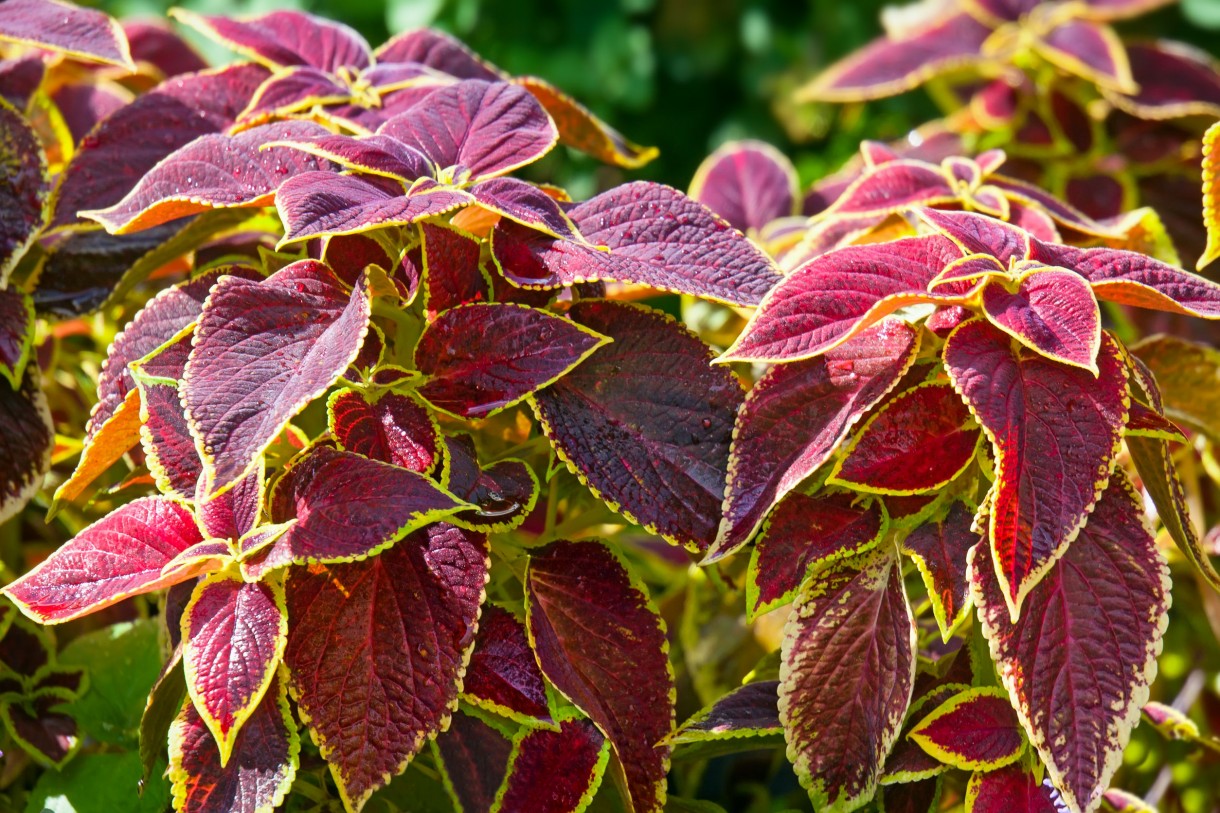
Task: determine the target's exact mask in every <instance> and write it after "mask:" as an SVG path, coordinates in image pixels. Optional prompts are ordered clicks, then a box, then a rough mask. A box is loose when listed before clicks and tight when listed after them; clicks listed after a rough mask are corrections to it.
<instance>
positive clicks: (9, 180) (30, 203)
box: [0, 0, 58, 287]
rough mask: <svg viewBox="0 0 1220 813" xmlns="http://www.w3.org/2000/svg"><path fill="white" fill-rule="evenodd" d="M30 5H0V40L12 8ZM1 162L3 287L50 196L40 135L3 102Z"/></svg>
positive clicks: (22, 1) (24, 0)
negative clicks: (2, 167) (6, 18)
mask: <svg viewBox="0 0 1220 813" xmlns="http://www.w3.org/2000/svg"><path fill="white" fill-rule="evenodd" d="M30 2H31V0H7V2H6V3H4V4H3V5H0V38H2V37H3V32H4V17H5V15H6V13H7V12H8V9H9V7H10V6H12V5H14V4H16V5H26V4H28V3H30ZM43 2H46V0H43ZM47 5H52V4H51V3H49V2H48V3H47ZM56 7H58V6H56ZM0 160H3V162H4V167H5V171H4V176H3V178H0V287H3V286H5V285H6V284H7V283H8V277H9V273H10V272H12V270H13V268H14V266H16V265H17V261H18V260H20V259H21V258H22V256H24V254H25V252H26V250H27V249H29V247H30V245H31V244H32V243H33V242H34V238H36V237H37V236H38V233H39V232H40V231H41V230H42V226H43V223H44V222H45V218H46V211H45V209H46V205H47V198H48V197H49V196H50V192H51V187H50V183H49V181H48V180H47V160H46V156H45V155H44V154H43V151H42V144H41V143H40V142H39V140H38V135H37V133H35V132H34V129H33V128H32V127H31V126H30V125H29V124H28V123H27V122H26V120H25V118H24V117H23V116H22V115H21V114H20V113H19V112H17V110H16V109H14V108H13V107H12V106H10V105H9V104H8V103H7V102H5V101H3V100H0Z"/></svg>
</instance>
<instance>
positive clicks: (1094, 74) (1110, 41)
mask: <svg viewBox="0 0 1220 813" xmlns="http://www.w3.org/2000/svg"><path fill="white" fill-rule="evenodd" d="M1033 46H1034V50H1036V51H1038V52H1039V53H1040V55H1041V56H1042V57H1044V58H1045V59H1046V60H1047V61H1048V62H1050V63H1052V64H1053V65H1055V66H1056V67H1058V68H1062V69H1064V70H1066V71H1067V72H1068V73H1073V74H1076V75H1077V76H1080V77H1083V78H1084V79H1087V80H1088V81H1090V82H1092V83H1093V84H1095V85H1098V86H1099V87H1105V88H1111V89H1114V90H1120V91H1123V92H1124V93H1132V92H1134V91H1135V90H1136V84H1135V80H1134V79H1132V78H1131V65H1130V63H1129V62H1128V61H1127V50H1126V48H1125V47H1124V46H1123V42H1122V40H1120V39H1119V38H1118V34H1117V33H1115V31H1114V29H1113V28H1111V27H1110V26H1108V25H1105V24H1101V23H1095V22H1090V21H1088V20H1079V19H1076V20H1065V21H1064V22H1062V23H1060V24H1059V25H1056V26H1055V27H1054V28H1052V29H1051V30H1050V31H1048V32H1046V33H1045V34H1044V35H1042V36H1041V37H1039V38H1036V39H1035V40H1034V41H1033Z"/></svg>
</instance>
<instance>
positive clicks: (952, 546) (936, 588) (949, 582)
mask: <svg viewBox="0 0 1220 813" xmlns="http://www.w3.org/2000/svg"><path fill="white" fill-rule="evenodd" d="M973 522H974V517H973V515H972V514H971V513H970V511H969V510H968V509H967V508H966V506H965V505H964V504H963V503H960V502H956V503H954V504H953V507H952V508H950V509H949V514H948V516H946V517H945V519H944V520H943V521H942V522H934V523H928V524H926V525H920V526H919V527H918V528H916V529H915V530H913V531H911V533H909V534H908V535H907V537H906V538H905V539H904V540H903V541H902V552H903V553H905V554H907V555H908V556H910V557H911V558H912V559H914V560H915V564H916V566H917V567H918V568H919V575H920V576H922V577H923V583H924V586H925V587H926V588H927V590H928V598H929V599H930V600H931V602H932V614H933V615H934V616H936V625H937V626H938V627H940V634H941V639H942V640H943V641H945V642H946V643H948V641H949V637H950V635H951V633H952V630H953V629H954V628H955V627H956V626H957V625H958V623H960V622H961V620H962V619H963V618H965V616H966V611H967V610H968V609H969V608H970V582H969V581H968V580H967V578H966V555H967V553H969V551H970V549H971V548H973V547H974V546H975V544H977V543H978V541H979V539H980V535H979V534H978V533H977V532H975V531H974V530H972V527H971V526H972V525H973Z"/></svg>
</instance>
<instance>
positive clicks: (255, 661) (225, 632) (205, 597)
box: [182, 574, 288, 766]
mask: <svg viewBox="0 0 1220 813" xmlns="http://www.w3.org/2000/svg"><path fill="white" fill-rule="evenodd" d="M287 640H288V617H287V615H286V613H285V607H284V593H283V589H282V588H278V587H276V586H274V585H273V584H271V583H264V582H252V583H248V582H245V581H243V580H242V579H241V577H240V576H237V575H236V574H232V575H231V574H219V575H216V576H210V577H208V578H206V579H204V580H202V581H200V582H199V584H198V585H197V586H196V587H195V592H194V594H193V595H192V596H191V600H190V603H189V604H187V606H186V611H185V612H184V613H183V616H182V663H183V666H184V667H185V668H186V685H187V690H188V691H189V692H190V695H191V700H192V702H193V703H194V704H195V709H196V711H197V712H198V713H199V716H200V717H201V718H202V719H203V722H204V723H205V724H206V725H207V727H208V729H209V730H210V731H211V732H212V735H213V736H214V737H215V738H216V744H217V745H218V746H219V748H220V764H221V766H225V765H226V764H227V763H228V762H229V759H230V757H231V756H232V752H233V746H234V743H235V742H236V741H237V737H238V736H239V734H240V732H241V730H242V727H243V726H244V725H245V724H246V722H247V721H248V720H249V719H250V717H251V715H253V714H254V713H255V711H256V710H257V708H258V705H259V703H260V702H262V699H263V696H264V695H265V694H266V693H267V691H268V690H269V688H270V687H271V685H272V682H273V680H274V678H275V670H276V669H277V668H278V667H279V663H280V657H281V656H282V655H283V653H284V645H285V644H286V643H287Z"/></svg>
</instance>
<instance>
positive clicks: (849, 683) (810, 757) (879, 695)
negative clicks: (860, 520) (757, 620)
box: [779, 550, 915, 810]
mask: <svg viewBox="0 0 1220 813" xmlns="http://www.w3.org/2000/svg"><path fill="white" fill-rule="evenodd" d="M782 653H783V654H782V657H781V660H780V687H779V715H780V720H781V721H782V722H783V725H784V735H785V737H786V739H787V741H788V759H789V760H790V761H791V762H792V764H793V766H794V768H795V769H796V773H797V776H798V777H800V780H801V784H802V785H803V786H804V787H805V789H806V790H808V791H809V795H810V798H811V799H812V800H813V802H814V806H815V807H818V808H819V809H824V810H855V809H856V808H858V807H860V806H861V805H863V804H865V803H866V802H867V801H868V800H869V799H871V798H872V796H873V793H874V792H875V791H876V789H877V783H878V780H879V779H880V775H881V767H882V765H883V764H884V763H885V757H886V755H887V754H888V753H889V751H890V748H891V747H892V746H893V744H894V742H895V740H896V739H897V738H898V732H899V729H900V728H901V727H902V721H903V718H904V717H905V716H906V711H907V706H908V704H909V703H910V700H911V691H912V688H913V687H914V685H915V625H914V623H913V621H912V619H911V611H910V608H909V607H908V606H907V599H906V591H905V589H904V588H903V584H902V572H901V568H900V567H899V566H898V560H897V557H896V555H895V553H894V552H893V551H890V550H879V551H877V552H875V553H873V554H871V555H869V556H867V557H865V558H863V559H857V560H855V561H845V562H843V563H838V564H835V565H832V566H831V567H830V568H828V569H826V570H824V571H822V572H821V573H819V576H818V578H816V579H811V580H810V581H809V582H808V584H807V585H806V586H805V588H804V590H802V592H801V595H800V598H798V600H797V603H796V606H795V608H794V610H793V614H792V616H791V618H790V619H789V621H788V624H787V627H786V629H785V632H784V644H783V649H782Z"/></svg>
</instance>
